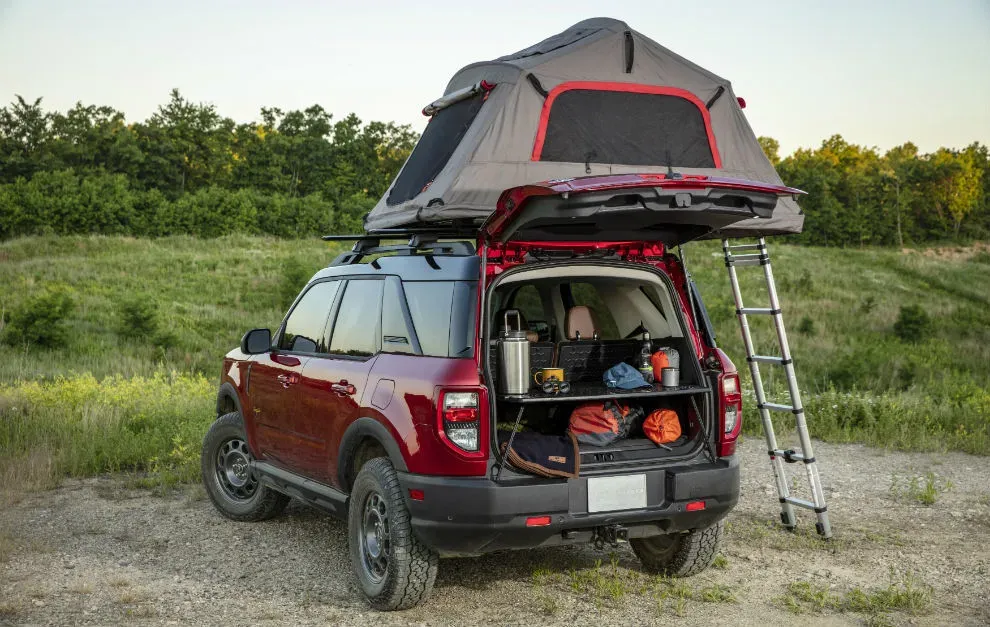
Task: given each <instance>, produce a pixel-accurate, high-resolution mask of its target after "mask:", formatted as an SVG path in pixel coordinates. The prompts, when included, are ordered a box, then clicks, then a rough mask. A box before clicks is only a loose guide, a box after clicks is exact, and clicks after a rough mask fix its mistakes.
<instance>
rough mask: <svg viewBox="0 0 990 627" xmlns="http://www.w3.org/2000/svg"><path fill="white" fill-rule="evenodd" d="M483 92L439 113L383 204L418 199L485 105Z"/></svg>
mask: <svg viewBox="0 0 990 627" xmlns="http://www.w3.org/2000/svg"><path fill="white" fill-rule="evenodd" d="M487 94H488V92H486V91H482V92H481V93H479V94H477V95H476V96H473V97H471V98H467V99H465V100H461V101H460V102H455V103H454V104H452V105H450V106H449V107H446V108H443V109H441V110H440V111H438V112H437V113H436V114H435V115H434V116H433V117H432V118H430V123H429V124H427V125H426V130H425V131H423V135H422V137H420V138H419V142H418V143H417V144H416V147H415V148H414V149H413V151H412V154H411V155H409V159H408V160H407V161H406V165H405V166H403V168H402V171H401V172H400V173H399V177H398V178H397V179H396V180H395V185H393V186H392V191H390V192H389V193H388V198H387V199H386V200H385V203H386V204H388V205H397V204H399V203H402V202H405V201H407V200H410V199H412V198H415V197H416V196H418V195H419V194H420V193H421V192H423V191H425V188H426V187H427V186H428V185H429V184H430V183H432V182H433V179H435V178H436V177H437V175H438V174H440V171H441V170H443V167H444V166H445V165H447V161H448V160H449V159H450V156H451V155H452V154H454V150H455V149H456V148H457V145H458V144H460V143H461V139H463V138H464V134H465V133H467V130H468V129H469V128H470V127H471V123H472V122H474V118H475V117H476V116H477V115H478V112H479V111H481V105H483V104H484V103H485V96H486V95H487Z"/></svg>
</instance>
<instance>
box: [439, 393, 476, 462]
mask: <svg viewBox="0 0 990 627" xmlns="http://www.w3.org/2000/svg"><path fill="white" fill-rule="evenodd" d="M485 402H486V399H485V398H483V395H482V394H480V393H479V392H477V391H459V390H442V391H441V392H440V398H439V399H438V400H437V413H438V416H437V422H438V425H437V426H438V427H439V428H440V431H441V433H442V435H443V436H444V439H445V440H446V441H447V444H448V445H449V446H450V447H451V448H453V449H454V450H456V451H458V452H463V453H468V454H471V456H472V457H473V456H483V454H484V453H483V451H482V450H481V435H482V429H481V425H482V422H483V420H484V416H485V415H486V414H487V412H486V411H485V405H484V403H485Z"/></svg>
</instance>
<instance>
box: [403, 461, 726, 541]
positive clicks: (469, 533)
mask: <svg viewBox="0 0 990 627" xmlns="http://www.w3.org/2000/svg"><path fill="white" fill-rule="evenodd" d="M645 474H646V488H647V506H646V507H645V508H641V509H633V510H623V511H615V512H597V513H589V512H588V511H587V510H588V488H587V481H588V479H587V478H585V477H579V478H577V479H567V480H563V479H562V480H536V479H534V480H529V481H527V482H525V483H513V484H496V483H494V482H493V481H491V480H489V479H488V478H485V477H478V478H467V477H434V476H428V475H414V474H410V473H399V481H400V483H401V484H402V488H403V494H404V495H405V498H406V504H407V506H408V507H409V512H410V514H411V515H412V526H413V530H414V531H415V533H416V535H417V536H418V537H419V539H420V540H421V541H423V542H424V543H425V544H427V545H428V546H430V547H432V548H433V549H434V550H436V551H439V552H440V553H445V554H478V553H487V552H490V551H497V550H500V549H523V548H532V547H537V546H550V545H557V544H573V543H580V542H588V541H590V540H591V539H592V534H593V530H594V529H595V528H596V527H603V526H609V525H621V526H623V527H625V528H626V530H627V532H628V535H629V537H632V538H635V537H648V536H653V535H659V534H664V533H671V532H676V531H687V530H690V529H699V528H703V527H708V526H710V525H712V524H714V523H715V522H717V521H718V520H720V519H722V518H724V517H725V516H726V514H728V513H729V510H731V509H732V508H733V507H734V506H735V505H736V503H737V502H738V501H739V461H738V460H737V459H736V457H735V456H733V457H729V458H725V459H721V460H719V461H718V462H717V463H714V464H701V465H682V466H674V467H669V468H665V469H663V470H652V471H648V472H646V473H645ZM409 490H422V491H423V495H424V498H423V500H421V501H413V500H411V499H410V498H409ZM692 501H704V502H705V508H704V509H703V510H699V511H690V512H689V511H686V509H685V505H686V504H687V503H688V502H692ZM547 515H549V516H550V517H551V523H550V524H549V525H548V526H545V527H527V526H526V519H527V518H528V517H530V516H547Z"/></svg>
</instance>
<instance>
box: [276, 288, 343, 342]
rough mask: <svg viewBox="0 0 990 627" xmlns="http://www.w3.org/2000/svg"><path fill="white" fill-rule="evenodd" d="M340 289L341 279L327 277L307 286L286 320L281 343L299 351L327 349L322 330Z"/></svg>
mask: <svg viewBox="0 0 990 627" xmlns="http://www.w3.org/2000/svg"><path fill="white" fill-rule="evenodd" d="M338 289H340V281H326V282H323V283H316V284H314V285H312V286H311V287H310V288H309V289H308V290H306V293H305V294H303V297H302V298H301V299H299V302H298V303H297V304H296V306H295V307H294V308H293V309H292V312H291V313H290V314H289V318H288V319H287V320H286V321H285V330H284V331H283V332H282V337H281V338H279V342H278V347H279V348H280V349H282V350H287V351H296V352H300V353H325V352H327V345H326V341H325V340H324V333H323V331H324V329H326V326H327V317H328V316H329V315H330V308H331V307H332V306H333V300H334V298H335V297H336V295H337V290H338Z"/></svg>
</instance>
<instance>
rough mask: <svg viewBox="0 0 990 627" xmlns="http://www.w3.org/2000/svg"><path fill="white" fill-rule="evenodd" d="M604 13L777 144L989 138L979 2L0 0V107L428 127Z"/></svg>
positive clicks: (988, 35)
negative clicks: (319, 111) (314, 110)
mask: <svg viewBox="0 0 990 627" xmlns="http://www.w3.org/2000/svg"><path fill="white" fill-rule="evenodd" d="M603 9H605V10H606V11H605V12H603ZM599 16H602V17H614V18H618V19H622V20H625V21H626V22H627V23H628V24H629V25H630V26H631V27H632V28H633V29H635V30H637V31H639V32H641V33H643V34H645V35H647V36H649V37H651V38H652V39H654V40H656V41H658V42H659V43H661V44H662V45H664V46H666V47H667V48H670V49H671V50H673V51H675V52H677V53H678V54H680V55H682V56H685V57H687V58H689V59H691V60H692V61H694V62H696V63H698V64H699V65H701V66H703V67H705V68H707V69H709V70H711V71H712V72H715V73H716V74H718V75H720V76H722V77H724V78H726V79H728V80H730V81H731V82H732V85H733V89H734V90H735V92H736V94H737V95H739V96H742V97H744V98H745V99H746V101H747V105H748V106H747V109H746V114H747V117H748V118H749V121H750V124H751V125H752V126H753V129H754V130H755V131H756V133H757V134H758V135H770V136H771V137H774V138H776V139H777V140H778V141H780V144H781V152H782V154H789V153H790V152H792V151H793V150H794V149H796V148H798V147H816V146H818V145H819V144H820V143H821V141H822V140H823V139H825V138H827V137H829V136H831V135H833V134H835V133H839V134H841V135H842V136H843V137H845V138H846V140H847V141H850V142H853V143H858V144H864V145H868V146H877V147H879V148H880V149H881V150H886V149H888V148H890V147H892V146H896V145H899V144H902V143H904V142H905V141H913V142H914V143H915V144H917V145H918V146H919V147H920V148H921V150H923V151H932V150H934V149H935V148H937V147H939V146H949V147H955V148H961V147H964V146H966V145H967V144H970V143H972V142H974V141H979V142H981V143H984V144H990V0H941V1H939V2H932V1H931V0H926V1H924V2H922V1H920V0H900V1H897V0H872V1H858V2H855V1H850V0H830V1H828V2H824V1H822V2H818V1H808V0H806V1H795V0H789V1H788V0H750V1H742V0H707V1H704V2H684V1H683V0H681V1H680V2H669V1H667V0H652V1H649V0H611V1H610V2H607V3H603V2H600V1H599V2H592V1H590V0H567V1H566V2H539V1H537V0H530V1H528V2H517V1H515V0H501V1H499V2H489V3H483V4H480V3H473V2H470V0H461V1H459V2H450V1H447V0H433V1H430V2H425V1H416V2H412V1H407V2H374V1H372V0H366V1H364V2H355V1H354V0H347V1H346V2H338V1H328V0H327V1H322V2H318V1H304V0H280V1H278V2H276V1H261V0H240V1H236V2H235V1H227V0H198V1H190V0H169V2H144V1H142V2H132V1H127V0H88V1H86V2H79V1H76V0H0V103H4V104H5V103H9V102H11V101H12V100H13V99H14V97H15V94H20V95H22V96H24V97H25V98H28V99H34V98H37V97H39V96H40V97H43V98H44V100H43V103H44V105H45V106H46V107H48V108H52V109H59V110H64V109H67V108H69V107H71V106H72V105H73V104H74V103H76V102H78V101H81V102H83V103H85V104H99V105H110V106H113V107H114V108H116V109H119V110H122V111H123V112H124V113H125V114H126V115H127V117H128V119H131V120H143V119H145V118H147V117H148V116H149V115H150V114H151V113H153V112H154V110H155V109H156V107H157V106H158V105H160V104H162V103H164V102H165V101H166V100H167V98H168V93H169V90H171V89H172V88H173V87H177V88H179V89H180V90H181V91H182V93H183V95H184V96H186V97H187V98H189V99H191V100H194V101H197V102H209V103H213V104H214V105H216V107H217V109H218V111H219V112H220V113H221V114H222V115H225V116H228V117H231V118H233V119H234V120H236V121H238V122H246V121H250V120H256V119H258V117H259V116H258V112H259V110H260V108H261V107H263V106H275V107H279V108H282V109H283V110H285V109H300V108H305V107H308V106H310V105H312V104H320V105H322V106H323V107H324V108H325V109H327V110H328V111H330V112H331V113H333V114H334V116H335V117H336V118H340V117H343V116H345V115H347V114H348V113H351V112H353V113H356V114H357V115H358V116H359V117H360V118H361V119H363V120H382V121H389V120H391V121H396V122H399V123H403V124H411V125H412V126H413V127H414V128H415V129H416V130H422V128H423V127H424V126H425V124H426V119H425V118H424V117H423V116H422V114H421V113H420V111H421V110H422V108H423V106H424V105H426V104H427V103H429V102H431V101H432V100H434V99H436V98H437V97H438V96H440V95H441V94H442V93H443V89H444V87H445V86H446V84H447V81H448V79H449V78H450V77H451V76H452V75H453V74H454V72H456V71H457V70H458V69H459V68H461V67H463V66H464V65H467V64H468V63H472V62H474V61H481V60H487V59H491V58H495V57H498V56H501V55H504V54H508V53H510V52H514V51H516V50H519V49H521V48H525V47H527V46H529V45H530V44H533V43H535V42H537V41H539V40H541V39H544V38H545V37H548V36H550V35H552V34H554V33H557V32H559V31H561V30H563V29H565V28H567V27H568V26H570V25H571V24H573V23H575V22H577V21H580V20H582V19H586V18H589V17H599Z"/></svg>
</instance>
